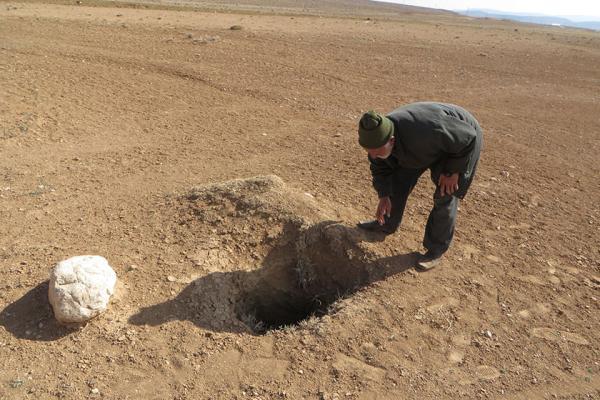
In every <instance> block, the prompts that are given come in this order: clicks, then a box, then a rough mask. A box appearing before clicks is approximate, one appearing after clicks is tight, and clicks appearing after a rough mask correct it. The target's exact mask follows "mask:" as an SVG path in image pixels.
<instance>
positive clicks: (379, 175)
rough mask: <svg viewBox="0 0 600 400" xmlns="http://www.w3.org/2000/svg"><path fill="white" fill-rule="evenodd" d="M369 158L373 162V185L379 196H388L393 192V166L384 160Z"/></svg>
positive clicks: (371, 166)
mask: <svg viewBox="0 0 600 400" xmlns="http://www.w3.org/2000/svg"><path fill="white" fill-rule="evenodd" d="M367 157H368V158H369V162H370V163H371V165H370V168H371V176H372V177H373V187H374V188H375V191H376V192H377V195H378V196H379V198H382V197H387V196H389V195H391V193H392V172H393V170H392V167H390V166H389V165H388V164H387V163H386V162H385V161H384V160H381V159H378V158H371V157H369V156H367Z"/></svg>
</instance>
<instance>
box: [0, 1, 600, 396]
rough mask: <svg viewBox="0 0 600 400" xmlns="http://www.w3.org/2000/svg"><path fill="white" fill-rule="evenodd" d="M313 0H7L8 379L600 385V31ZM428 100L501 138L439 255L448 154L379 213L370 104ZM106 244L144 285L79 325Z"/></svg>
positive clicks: (97, 386) (491, 143)
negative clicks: (398, 203)
mask: <svg viewBox="0 0 600 400" xmlns="http://www.w3.org/2000/svg"><path fill="white" fill-rule="evenodd" d="M78 3H79V2H78ZM296 3H297V2H292V1H288V2H266V1H265V2H262V3H261V2H260V1H256V2H251V1H246V2H237V3H236V5H235V6H231V5H227V2H216V1H215V2H212V3H211V4H203V3H201V2H195V3H194V2H189V3H178V4H176V3H168V4H167V3H163V4H160V3H146V4H137V5H135V4H129V5H125V4H118V3H100V2H95V3H88V2H86V1H84V0H83V1H82V2H80V4H76V2H72V3H70V4H67V2H63V3H62V4H61V3H60V2H57V3H53V4H50V3H36V2H27V3H17V2H5V1H2V2H1V3H0V88H1V89H0V152H1V154H2V157H0V219H1V221H2V222H1V229H0V270H1V271H2V277H3V279H2V281H1V282H0V398H2V399H52V398H63V399H82V398H105V399H360V400H382V399H463V398H464V399H476V398H477V399H479V398H481V399H511V400H512V399H515V400H516V399H527V400H529V399H597V398H600V365H599V362H600V346H599V344H598V343H599V340H600V333H599V322H598V321H599V320H600V309H599V307H600V306H599V303H598V297H599V296H600V292H599V288H600V252H599V248H600V232H599V231H600V229H599V227H600V206H599V205H598V198H599V196H600V185H599V183H598V179H599V177H600V168H599V166H598V165H599V161H600V160H599V156H598V154H599V152H600V90H599V89H600V69H599V68H598V66H599V65H600V33H598V32H592V31H586V30H575V29H562V28H558V27H542V26H533V25H522V24H516V23H511V22H506V21H493V20H480V19H469V18H465V17H460V16H457V15H453V14H450V13H443V12H428V11H427V10H423V9H414V8H407V7H399V6H392V5H384V4H377V3H369V2H360V1H340V2H335V1H324V2H305V3H304V4H303V6H302V7H299V6H298V5H297V4H296ZM233 26H236V27H235V28H234V29H231V28H232V27H233ZM419 100H435V101H444V102H450V103H456V104H459V105H462V106H463V107H465V108H467V109H469V110H471V111H472V112H473V114H474V115H475V116H476V117H477V118H478V120H479V121H480V123H481V125H482V127H483V130H484V135H485V136H484V140H485V144H484V151H483V153H482V159H481V164H480V167H479V171H478V177H477V179H476V181H475V183H474V186H473V187H472V189H471V192H470V193H469V195H468V196H467V197H466V199H465V201H464V202H462V203H461V207H460V212H459V220H458V227H457V232H456V239H455V242H454V244H453V247H452V248H451V251H450V252H449V254H448V257H447V259H446V260H445V263H444V265H442V266H441V267H440V268H438V269H435V270H432V271H430V272H427V273H417V272H415V271H414V270H413V269H411V268H410V266H411V265H412V263H413V262H414V259H413V258H414V254H413V252H415V251H420V250H421V238H422V234H423V229H424V224H425V221H426V218H427V214H428V210H429V208H430V205H431V193H432V188H433V186H432V183H431V182H429V180H428V177H427V176H423V177H422V178H421V182H420V183H419V185H418V186H417V188H416V189H415V192H414V193H413V195H412V197H411V199H410V200H409V204H408V209H407V213H406V216H405V220H404V222H403V225H402V228H401V229H400V230H399V232H398V233H396V234H395V235H394V236H392V237H387V238H386V239H385V240H382V238H379V237H376V236H369V235H365V234H363V233H361V232H358V231H357V230H356V229H355V228H354V224H355V222H357V221H358V220H361V219H365V218H368V217H370V216H372V214H373V213H374V211H375V210H374V208H375V205H376V201H377V199H376V195H375V193H374V191H373V190H372V188H371V186H370V175H369V170H368V162H367V159H366V154H365V152H364V151H363V150H361V149H360V148H359V146H358V144H357V135H356V124H357V121H358V118H359V116H360V115H361V113H362V112H364V111H366V110H368V109H371V108H373V109H376V110H379V111H382V112H387V111H390V110H392V109H394V108H395V107H397V106H399V105H401V104H404V103H407V102H412V101H419ZM274 175H275V176H274ZM253 177H258V178H253ZM232 180H235V181H232ZM80 254H97V255H102V256H104V257H106V258H107V259H108V261H109V263H110V264H111V265H112V266H113V268H114V269H115V271H116V272H117V275H118V277H119V281H120V283H119V287H118V290H117V293H116V295H115V296H114V299H113V301H112V303H111V305H110V308H109V310H108V311H107V312H106V313H104V314H102V315H101V316H100V317H98V318H96V319H94V320H92V321H91V322H90V323H88V324H87V325H86V326H85V327H82V328H80V329H76V330H71V329H68V328H65V327H61V326H59V325H57V324H56V323H55V322H54V319H53V315H52V311H51V309H50V307H49V305H48V302H47V297H46V291H47V279H48V275H49V271H50V269H51V268H52V267H53V266H54V265H55V264H56V263H57V262H59V261H61V260H63V259H65V258H68V257H71V256H74V255H80ZM307 266H308V267H310V268H312V269H310V268H309V269H310V271H312V272H314V273H315V274H317V275H315V276H316V277H317V278H318V279H313V278H315V276H312V275H311V276H309V275H307V272H306V271H307V269H306V268H308V267H307ZM304 267H306V268H305V269H303V268H304ZM307 282H308V283H307ZM305 284H306V285H308V286H310V285H311V284H313V285H319V284H321V285H322V286H320V287H319V290H321V292H319V293H320V295H323V293H324V292H323V290H325V291H330V292H331V293H329V294H328V296H321V297H320V298H322V299H325V300H327V301H326V303H325V304H320V305H319V307H315V308H314V309H313V311H315V315H313V316H310V315H309V316H308V317H307V318H306V319H304V320H302V321H300V322H299V323H298V324H289V321H288V319H290V320H291V319H293V318H294V317H295V316H296V315H295V314H294V315H293V313H291V312H289V313H287V314H285V313H281V312H280V310H288V311H289V310H295V309H297V308H302V309H305V307H304V306H305V305H306V304H307V301H308V300H310V299H309V298H308V297H302V296H299V295H298V291H297V289H296V288H297V287H298V286H299V285H300V286H302V285H305ZM302 287H305V286H302ZM334 292H335V293H334ZM314 293H316V292H314ZM314 293H313V294H314ZM298 304H300V305H301V306H297V305H298ZM296 306H297V307H296ZM280 314H282V315H280ZM284 314H285V315H284ZM277 320H278V321H279V322H280V323H281V324H282V325H284V326H283V327H281V328H280V329H271V330H270V329H268V328H269V326H270V325H273V324H275V323H276V322H277Z"/></svg>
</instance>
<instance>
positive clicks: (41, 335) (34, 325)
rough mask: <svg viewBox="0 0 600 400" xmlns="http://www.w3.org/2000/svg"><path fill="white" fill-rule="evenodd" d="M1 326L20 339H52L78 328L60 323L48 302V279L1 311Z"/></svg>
mask: <svg viewBox="0 0 600 400" xmlns="http://www.w3.org/2000/svg"><path fill="white" fill-rule="evenodd" d="M0 326H3V327H4V328H5V329H6V330H7V331H8V332H10V333H12V334H13V335H14V336H15V337H17V338H19V339H27V340H36V341H52V340H57V339H60V338H62V337H65V336H67V335H68V334H70V333H72V332H74V331H75V330H76V329H73V328H68V327H65V326H62V325H60V324H59V323H58V322H57V321H56V319H55V318H54V314H53V313H52V308H51V306H50V303H49V302H48V281H46V282H43V283H40V284H39V285H37V286H36V287H35V288H33V289H31V290H30V291H29V292H27V293H26V294H25V295H24V296H23V297H21V298H20V299H18V300H17V301H15V302H14V303H11V304H9V305H8V306H7V307H6V308H4V310H2V312H0Z"/></svg>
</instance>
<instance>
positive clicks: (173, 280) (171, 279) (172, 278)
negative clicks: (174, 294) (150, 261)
mask: <svg viewBox="0 0 600 400" xmlns="http://www.w3.org/2000/svg"><path fill="white" fill-rule="evenodd" d="M167 281H169V282H175V281H177V278H175V277H174V276H173V275H169V276H167Z"/></svg>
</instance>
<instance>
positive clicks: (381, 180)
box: [369, 102, 482, 197]
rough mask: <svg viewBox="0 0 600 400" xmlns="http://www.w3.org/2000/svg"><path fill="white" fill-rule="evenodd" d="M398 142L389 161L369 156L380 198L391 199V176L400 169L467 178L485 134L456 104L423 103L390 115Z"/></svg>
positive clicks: (404, 107)
mask: <svg viewBox="0 0 600 400" xmlns="http://www.w3.org/2000/svg"><path fill="white" fill-rule="evenodd" d="M387 117H388V118H389V119H390V120H392V122H393V124H394V136H395V138H396V142H395V144H394V150H393V151H392V155H391V156H390V157H388V158H387V159H385V160H383V159H371V158H370V157H369V161H370V163H371V164H370V166H371V174H372V176H373V186H374V187H375V190H376V191H377V193H378V195H379V197H385V196H389V195H390V194H391V190H392V181H391V176H392V174H393V173H394V170H396V169H398V168H411V169H427V168H430V169H431V170H432V175H436V176H439V174H441V173H455V172H458V173H460V174H462V175H463V177H464V178H468V177H469V176H470V175H471V174H472V172H473V169H474V167H475V165H476V163H477V160H478V159H479V152H480V149H481V143H482V131H481V127H480V126H479V123H478V122H477V120H476V119H475V118H474V117H473V116H472V115H471V114H470V113H469V112H468V111H467V110H465V109H464V108H461V107H459V106H455V105H453V104H444V103H433V102H422V103H413V104H408V105H405V106H403V107H400V108H397V109H396V110H394V111H392V112H391V113H389V114H388V115H387Z"/></svg>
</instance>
